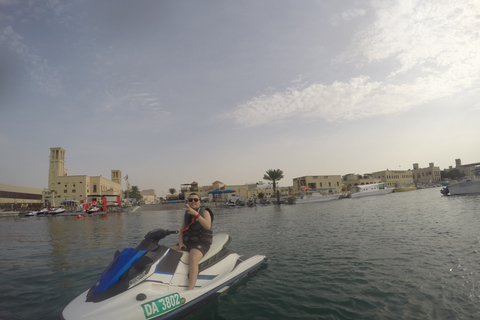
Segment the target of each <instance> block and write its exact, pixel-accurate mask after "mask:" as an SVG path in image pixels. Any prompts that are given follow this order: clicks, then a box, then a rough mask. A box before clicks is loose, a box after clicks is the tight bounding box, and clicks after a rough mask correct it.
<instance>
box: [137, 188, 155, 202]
mask: <svg viewBox="0 0 480 320" xmlns="http://www.w3.org/2000/svg"><path fill="white" fill-rule="evenodd" d="M140 194H141V195H142V201H143V203H146V204H149V203H155V202H157V192H156V191H155V190H154V189H147V190H142V191H140Z"/></svg>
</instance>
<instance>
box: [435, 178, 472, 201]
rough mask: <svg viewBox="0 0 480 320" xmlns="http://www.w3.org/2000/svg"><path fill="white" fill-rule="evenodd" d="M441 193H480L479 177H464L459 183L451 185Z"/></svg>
mask: <svg viewBox="0 0 480 320" xmlns="http://www.w3.org/2000/svg"><path fill="white" fill-rule="evenodd" d="M440 192H441V193H442V194H443V195H446V196H447V195H461V194H478V193H480V178H479V177H478V176H473V177H464V178H463V179H462V180H461V181H459V182H457V183H451V184H450V185H448V186H446V187H445V188H443V189H442V190H440Z"/></svg>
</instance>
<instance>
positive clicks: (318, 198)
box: [296, 192, 340, 203]
mask: <svg viewBox="0 0 480 320" xmlns="http://www.w3.org/2000/svg"><path fill="white" fill-rule="evenodd" d="M339 197H340V196H339V195H338V194H325V195H324V194H322V193H320V192H314V193H312V194H311V195H310V196H307V195H306V194H304V195H302V196H300V198H298V199H297V200H296V203H312V202H323V201H330V200H336V199H338V198H339Z"/></svg>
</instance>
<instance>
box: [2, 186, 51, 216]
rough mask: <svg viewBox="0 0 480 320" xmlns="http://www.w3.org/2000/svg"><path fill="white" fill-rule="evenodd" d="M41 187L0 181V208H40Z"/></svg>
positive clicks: (41, 203) (41, 204)
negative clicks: (29, 186)
mask: <svg viewBox="0 0 480 320" xmlns="http://www.w3.org/2000/svg"><path fill="white" fill-rule="evenodd" d="M42 192H43V189H36V188H27V187H20V186H13V185H9V184H1V183H0V208H1V209H5V210H26V209H40V208H41V207H42V206H43V202H42Z"/></svg>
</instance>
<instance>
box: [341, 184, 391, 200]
mask: <svg viewBox="0 0 480 320" xmlns="http://www.w3.org/2000/svg"><path fill="white" fill-rule="evenodd" d="M392 192H393V188H387V186H386V185H385V182H377V183H372V184H365V185H357V186H353V187H351V188H350V193H351V196H350V197H352V198H359V197H366V196H378V195H383V194H388V193H392Z"/></svg>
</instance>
